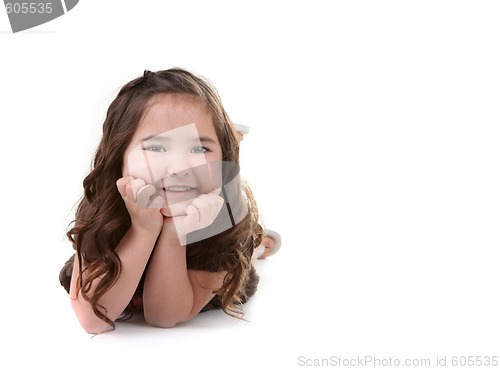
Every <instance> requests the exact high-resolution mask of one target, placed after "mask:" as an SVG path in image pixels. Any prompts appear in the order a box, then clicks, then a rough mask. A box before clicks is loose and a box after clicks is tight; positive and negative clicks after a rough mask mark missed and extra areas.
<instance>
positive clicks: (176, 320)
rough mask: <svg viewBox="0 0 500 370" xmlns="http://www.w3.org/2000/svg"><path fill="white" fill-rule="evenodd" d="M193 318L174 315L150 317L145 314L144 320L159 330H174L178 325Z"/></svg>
mask: <svg viewBox="0 0 500 370" xmlns="http://www.w3.org/2000/svg"><path fill="white" fill-rule="evenodd" d="M192 318H193V316H191V315H189V316H186V317H184V316H178V317H177V316H174V315H150V314H147V313H146V312H144V320H145V321H146V322H147V323H148V324H149V325H151V326H156V327H158V328H165V329H168V328H173V327H174V326H176V325H177V324H180V323H182V322H185V321H189V320H191V319H192Z"/></svg>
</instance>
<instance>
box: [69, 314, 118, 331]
mask: <svg viewBox="0 0 500 370" xmlns="http://www.w3.org/2000/svg"><path fill="white" fill-rule="evenodd" d="M78 321H79V322H80V325H81V326H82V328H83V330H85V331H86V332H87V333H89V334H102V333H104V332H106V331H109V330H111V329H113V328H112V327H111V325H109V324H108V323H106V322H105V321H102V320H101V319H99V318H97V317H78Z"/></svg>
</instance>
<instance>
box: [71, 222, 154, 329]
mask: <svg viewBox="0 0 500 370" xmlns="http://www.w3.org/2000/svg"><path fill="white" fill-rule="evenodd" d="M156 238H157V237H156V236H155V235H154V234H148V233H144V232H142V231H141V230H136V229H134V228H131V229H130V230H129V231H128V232H127V233H126V234H125V236H124V237H123V239H122V240H121V242H120V244H119V245H118V247H117V248H116V252H117V253H118V256H119V258H120V261H121V263H122V270H121V273H120V276H119V278H118V280H117V282H116V283H115V284H114V285H113V286H112V287H111V288H110V289H109V291H108V292H106V294H104V295H103V296H102V298H101V299H100V300H99V304H101V305H102V306H103V307H104V308H105V309H106V316H108V318H109V319H110V320H111V321H115V320H116V319H117V318H118V316H120V314H121V313H122V312H123V310H124V309H125V308H126V307H127V305H128V304H129V302H130V300H131V299H132V296H133V294H134V292H135V290H136V288H137V285H138V284H139V281H140V279H141V276H142V274H143V272H144V268H145V267H146V264H147V262H148V259H149V257H150V255H151V252H152V250H153V247H154V243H155V241H156ZM79 272H80V271H79V267H78V256H77V255H76V256H75V263H74V266H73V274H72V278H71V288H70V297H71V304H72V307H73V310H74V311H75V313H76V316H77V317H78V320H79V321H80V324H81V325H82V327H83V328H84V329H85V330H86V331H87V332H89V333H92V334H96V333H102V332H104V331H108V330H110V329H111V326H110V325H109V324H108V323H106V322H105V321H102V320H101V319H100V318H98V317H97V316H95V314H94V311H93V310H92V306H91V305H90V303H89V302H88V301H86V300H85V299H84V298H83V297H82V295H81V293H80V292H79V289H78V286H77V280H78V276H79ZM83 276H84V277H85V272H84V274H83ZM99 280H100V279H99V278H97V279H96V280H95V281H94V282H93V283H92V286H93V289H91V291H90V292H89V296H92V294H93V291H94V288H95V286H96V285H97V283H98V281H99Z"/></svg>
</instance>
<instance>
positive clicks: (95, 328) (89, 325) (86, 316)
mask: <svg viewBox="0 0 500 370" xmlns="http://www.w3.org/2000/svg"><path fill="white" fill-rule="evenodd" d="M72 303H73V311H74V312H75V314H76V317H77V319H78V322H79V323H80V326H81V327H82V328H83V330H85V331H86V332H87V333H89V334H101V333H104V332H106V331H109V330H111V329H113V327H112V326H111V325H109V324H108V323H107V322H106V321H103V320H101V319H100V318H98V317H97V316H96V315H95V314H94V312H93V311H92V310H91V309H90V308H89V307H86V306H82V305H79V304H78V302H77V301H76V300H75V301H72Z"/></svg>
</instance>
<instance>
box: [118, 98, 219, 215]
mask: <svg viewBox="0 0 500 370" xmlns="http://www.w3.org/2000/svg"><path fill="white" fill-rule="evenodd" d="M221 161H222V148H221V145H220V143H219V140H218V138H217V134H216V132H215V128H214V124H213V121H212V116H211V114H210V111H209V109H208V107H206V105H205V104H203V103H202V102H200V101H199V100H196V98H193V97H191V96H187V95H174V94H164V95H159V96H156V97H154V98H153V101H152V105H151V106H150V107H149V109H148V110H147V111H146V113H145V114H144V116H143V118H142V119H141V121H140V122H139V125H138V127H137V130H136V132H135V133H134V136H133V137H132V141H131V142H130V144H129V146H128V147H127V149H126V150H125V154H124V157H123V168H122V174H123V176H132V177H134V178H140V179H143V180H144V181H145V182H146V183H147V184H152V185H154V186H155V187H156V194H155V195H154V196H157V195H161V196H162V197H163V199H164V207H163V208H162V209H161V212H162V213H163V214H164V215H165V216H169V217H174V216H181V215H185V214H186V213H185V209H186V206H187V205H189V204H190V203H191V201H192V200H193V199H194V198H196V197H197V196H199V195H200V194H207V193H209V192H211V191H214V190H217V189H220V188H221V186H222V184H221V181H222V174H221ZM137 190H138V189H134V193H136V192H137Z"/></svg>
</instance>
